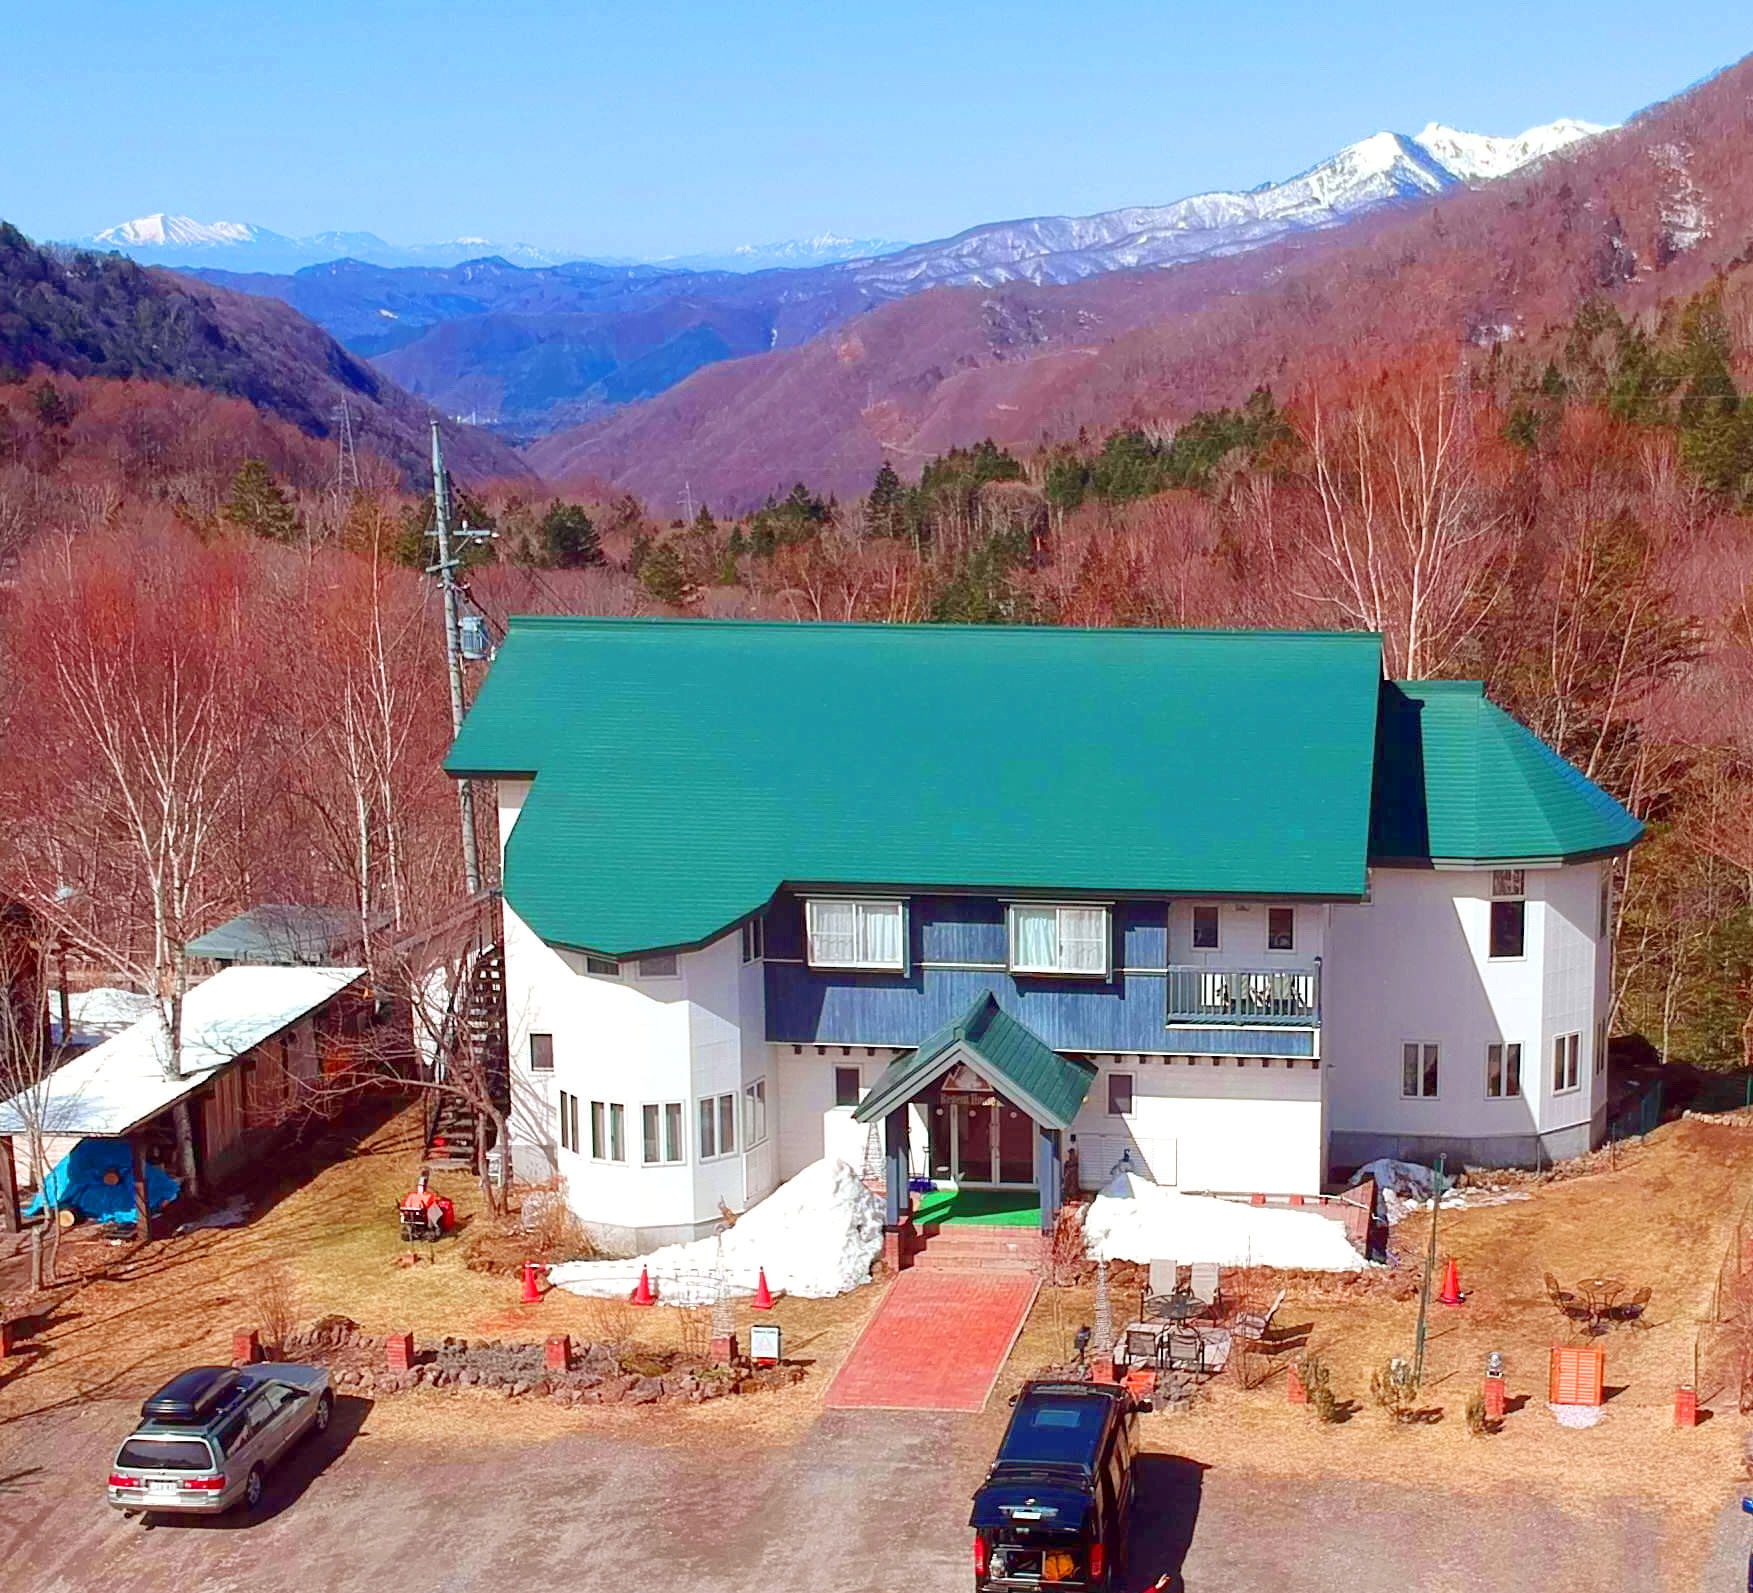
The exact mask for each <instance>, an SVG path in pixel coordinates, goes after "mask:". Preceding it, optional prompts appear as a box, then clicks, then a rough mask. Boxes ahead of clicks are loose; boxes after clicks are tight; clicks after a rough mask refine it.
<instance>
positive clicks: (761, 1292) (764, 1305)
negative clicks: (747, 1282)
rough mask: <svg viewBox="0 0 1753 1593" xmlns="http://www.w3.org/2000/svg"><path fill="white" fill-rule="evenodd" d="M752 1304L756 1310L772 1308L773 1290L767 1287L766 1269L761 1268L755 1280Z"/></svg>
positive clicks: (769, 1309)
mask: <svg viewBox="0 0 1753 1593" xmlns="http://www.w3.org/2000/svg"><path fill="white" fill-rule="evenodd" d="M754 1306H755V1309H756V1310H757V1311H771V1310H772V1309H773V1291H772V1290H771V1289H769V1288H768V1287H767V1269H766V1268H765V1267H762V1268H761V1275H760V1277H759V1278H757V1279H756V1280H755V1299H754Z"/></svg>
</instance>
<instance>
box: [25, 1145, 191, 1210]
mask: <svg viewBox="0 0 1753 1593" xmlns="http://www.w3.org/2000/svg"><path fill="white" fill-rule="evenodd" d="M105 1173H114V1174H115V1175H116V1181H115V1182H114V1183H113V1184H112V1183H105V1182H104V1174H105ZM178 1187H179V1186H178V1184H177V1181H176V1180H175V1179H174V1178H172V1177H171V1176H170V1174H169V1173H167V1172H165V1171H164V1170H163V1169H162V1168H160V1167H155V1166H153V1165H152V1163H150V1162H148V1163H147V1164H146V1205H147V1207H148V1209H149V1210H152V1211H157V1210H158V1208H159V1207H160V1206H163V1205H167V1204H168V1203H169V1202H171V1201H173V1200H175V1199H176V1198H177V1190H178ZM44 1192H45V1193H46V1194H48V1195H50V1196H51V1197H53V1199H54V1202H55V1205H56V1206H57V1207H58V1208H60V1209H62V1210H67V1211H73V1212H76V1213H78V1215H79V1216H81V1217H84V1218H85V1219H87V1221H90V1222H132V1221H133V1220H134V1216H135V1213H134V1153H133V1151H132V1150H131V1149H130V1148H129V1145H128V1142H127V1141H126V1140H125V1139H82V1140H80V1142H79V1143H78V1144H77V1145H75V1146H74V1147H73V1149H72V1150H70V1151H68V1152H67V1154H66V1155H65V1156H63V1157H62V1158H61V1160H60V1161H59V1162H58V1163H57V1164H56V1166H55V1170H54V1171H53V1172H52V1173H50V1174H49V1176H48V1178H47V1180H46V1181H45V1183H44ZM42 1209H43V1196H42V1195H38V1196H37V1197H36V1199H35V1200H33V1201H32V1202H31V1203H30V1204H29V1205H28V1206H26V1207H25V1209H24V1214H25V1215H26V1216H27V1217H34V1216H36V1215H37V1213H38V1212H40V1211H41V1210H42Z"/></svg>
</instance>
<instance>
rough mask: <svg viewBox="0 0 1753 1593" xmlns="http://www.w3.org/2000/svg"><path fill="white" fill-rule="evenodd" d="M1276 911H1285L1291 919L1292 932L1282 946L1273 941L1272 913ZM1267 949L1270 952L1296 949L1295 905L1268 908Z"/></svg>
mask: <svg viewBox="0 0 1753 1593" xmlns="http://www.w3.org/2000/svg"><path fill="white" fill-rule="evenodd" d="M1274 913H1284V914H1286V915H1287V916H1288V917H1289V919H1290V933H1289V934H1288V935H1287V936H1286V938H1285V942H1284V944H1283V945H1282V946H1279V945H1275V944H1274V942H1273V934H1272V915H1273V914H1274ZM1266 949H1267V950H1268V951H1269V952H1286V951H1290V952H1294V951H1295V950H1296V909H1295V908H1294V907H1285V906H1282V905H1281V906H1278V907H1268V908H1267V909H1266Z"/></svg>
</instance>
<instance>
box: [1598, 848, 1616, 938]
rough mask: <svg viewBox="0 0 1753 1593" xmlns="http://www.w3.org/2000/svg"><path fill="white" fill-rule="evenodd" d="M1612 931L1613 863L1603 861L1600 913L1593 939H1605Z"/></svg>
mask: <svg viewBox="0 0 1753 1593" xmlns="http://www.w3.org/2000/svg"><path fill="white" fill-rule="evenodd" d="M1612 933H1613V865H1612V864H1611V863H1605V864H1603V865H1602V867H1601V913H1600V925H1599V928H1598V929H1597V930H1596V933H1595V939H1596V940H1605V939H1607V937H1608V936H1609V935H1611V934H1612Z"/></svg>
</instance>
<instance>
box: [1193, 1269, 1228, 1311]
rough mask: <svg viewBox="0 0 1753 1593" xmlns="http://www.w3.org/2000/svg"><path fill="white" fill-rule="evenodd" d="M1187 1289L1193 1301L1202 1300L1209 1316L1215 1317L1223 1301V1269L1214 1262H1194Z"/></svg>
mask: <svg viewBox="0 0 1753 1593" xmlns="http://www.w3.org/2000/svg"><path fill="white" fill-rule="evenodd" d="M1188 1289H1189V1292H1190V1293H1191V1294H1192V1296H1193V1298H1194V1299H1195V1300H1203V1301H1204V1302H1205V1304H1206V1305H1207V1306H1209V1307H1210V1311H1211V1315H1213V1316H1216V1315H1217V1313H1218V1310H1219V1306H1220V1303H1221V1301H1222V1300H1223V1268H1222V1267H1220V1266H1219V1265H1218V1264H1217V1263H1216V1262H1215V1261H1195V1262H1194V1263H1193V1274H1192V1279H1191V1282H1190V1283H1189V1285H1188Z"/></svg>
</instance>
